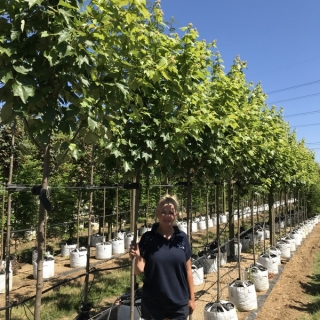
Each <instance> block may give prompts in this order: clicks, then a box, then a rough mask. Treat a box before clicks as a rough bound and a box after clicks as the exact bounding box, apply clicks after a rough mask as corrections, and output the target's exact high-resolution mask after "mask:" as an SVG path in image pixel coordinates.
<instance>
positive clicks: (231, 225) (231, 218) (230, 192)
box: [228, 181, 235, 256]
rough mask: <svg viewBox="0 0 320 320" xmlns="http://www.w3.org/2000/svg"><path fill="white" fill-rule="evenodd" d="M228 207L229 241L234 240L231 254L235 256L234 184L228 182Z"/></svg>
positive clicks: (231, 243) (231, 244)
mask: <svg viewBox="0 0 320 320" xmlns="http://www.w3.org/2000/svg"><path fill="white" fill-rule="evenodd" d="M228 207H229V239H230V240H231V239H233V240H232V241H231V242H230V254H231V255H232V256H234V253H235V252H234V213H233V211H234V210H233V184H232V182H231V181H229V182H228Z"/></svg>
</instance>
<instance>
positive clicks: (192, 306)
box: [186, 259, 196, 314]
mask: <svg viewBox="0 0 320 320" xmlns="http://www.w3.org/2000/svg"><path fill="white" fill-rule="evenodd" d="M186 269H187V281H188V287H189V314H192V312H193V310H194V309H195V308H196V303H195V296H194V286H193V276H192V268H191V259H189V260H188V261H187V262H186Z"/></svg>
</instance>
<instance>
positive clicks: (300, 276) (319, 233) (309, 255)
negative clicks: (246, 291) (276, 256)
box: [256, 223, 320, 320]
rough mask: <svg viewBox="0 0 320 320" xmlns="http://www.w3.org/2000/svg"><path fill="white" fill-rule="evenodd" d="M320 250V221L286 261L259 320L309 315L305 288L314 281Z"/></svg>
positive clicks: (283, 319) (297, 317)
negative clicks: (316, 260)
mask: <svg viewBox="0 0 320 320" xmlns="http://www.w3.org/2000/svg"><path fill="white" fill-rule="evenodd" d="M318 252H320V223H318V224H317V226H316V227H315V228H314V229H313V230H312V232H311V234H309V236H308V238H307V239H306V240H305V241H304V242H303V243H302V244H301V246H300V248H298V250H297V252H296V254H295V255H294V256H293V257H292V258H291V259H290V261H289V262H288V263H287V264H286V266H285V268H284V270H283V272H282V275H281V277H280V279H279V280H278V282H277V283H276V285H275V286H274V288H273V290H272V292H271V294H270V295H269V297H268V299H267V300H266V302H265V303H264V305H263V307H262V308H261V310H260V312H259V313H258V316H257V318H256V320H265V319H270V320H276V319H281V320H285V319H292V320H293V319H300V318H302V317H304V316H307V315H308V313H309V311H310V304H309V301H308V295H307V294H306V290H305V289H306V288H307V287H308V284H309V283H310V280H311V279H310V277H311V276H312V269H313V264H314V261H315V258H316V254H317V253H318Z"/></svg>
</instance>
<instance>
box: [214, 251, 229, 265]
mask: <svg viewBox="0 0 320 320" xmlns="http://www.w3.org/2000/svg"><path fill="white" fill-rule="evenodd" d="M214 256H215V257H216V258H217V260H218V253H214ZM227 260H228V252H227V251H226V252H220V267H223V266H224V265H225V264H226V263H227Z"/></svg>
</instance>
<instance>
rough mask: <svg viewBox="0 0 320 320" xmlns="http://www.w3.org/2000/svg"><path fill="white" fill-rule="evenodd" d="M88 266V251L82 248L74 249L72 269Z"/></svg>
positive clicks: (71, 262) (71, 253) (72, 252)
mask: <svg viewBox="0 0 320 320" xmlns="http://www.w3.org/2000/svg"><path fill="white" fill-rule="evenodd" d="M86 265H87V249H86V248H85V247H81V248H80V249H79V250H78V249H74V250H72V251H71V252H70V267H71V268H80V267H85V266H86Z"/></svg>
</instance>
